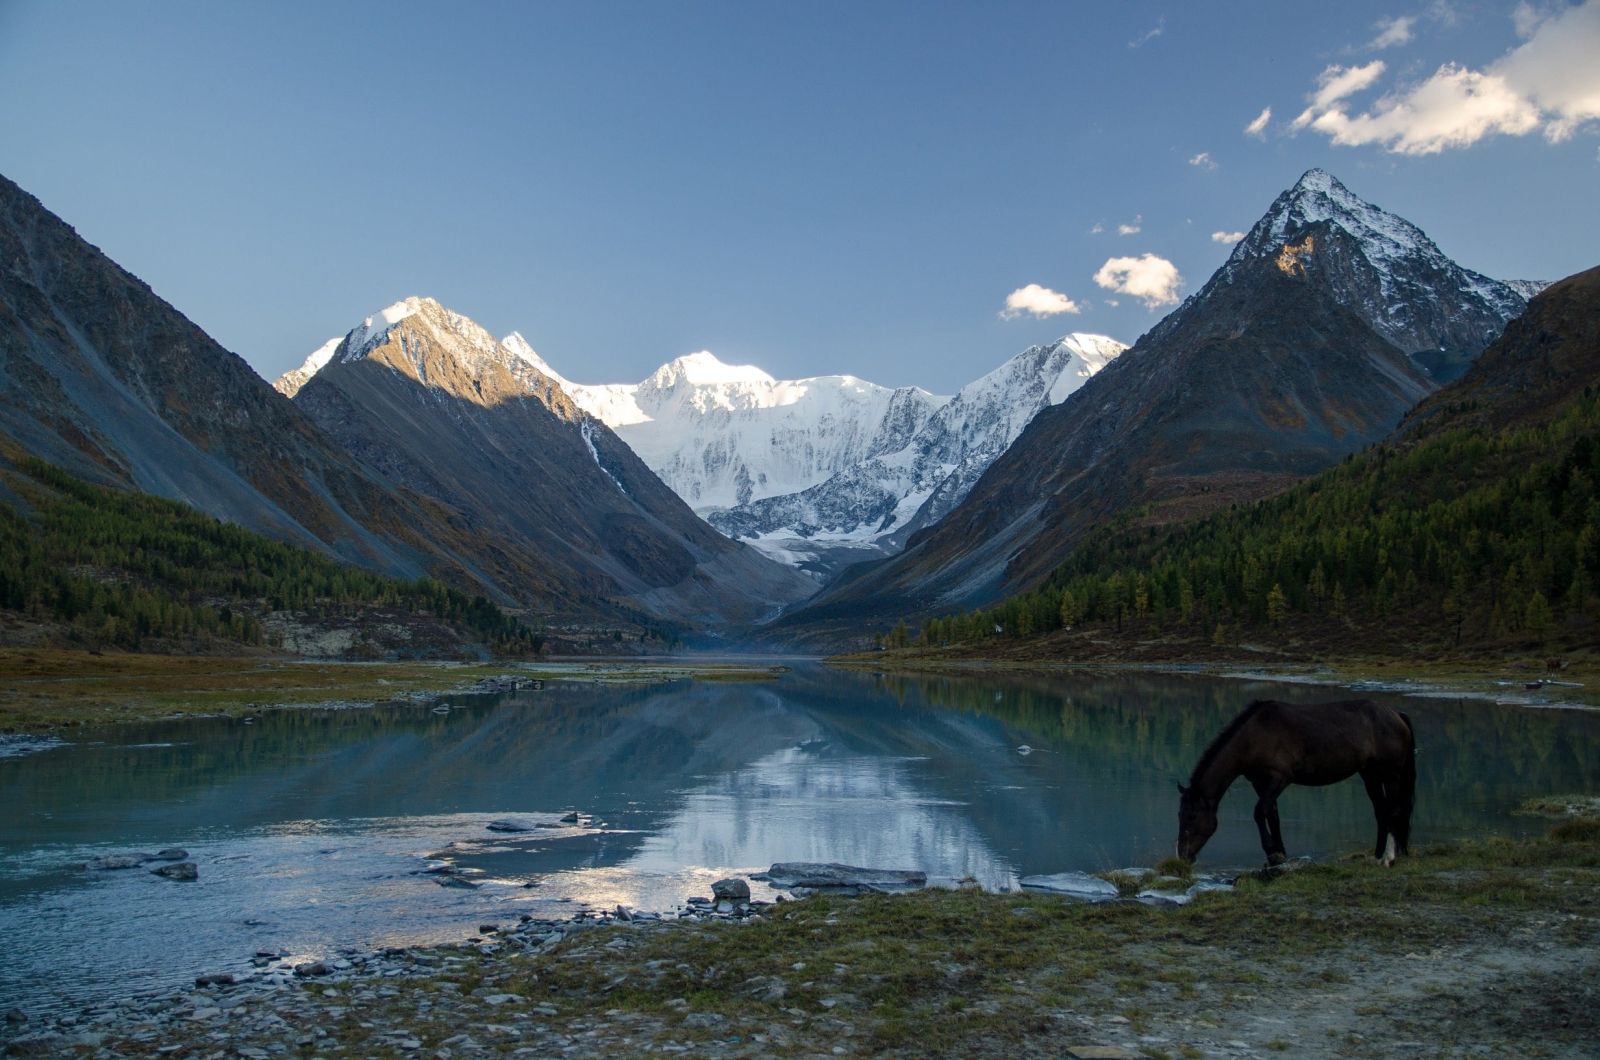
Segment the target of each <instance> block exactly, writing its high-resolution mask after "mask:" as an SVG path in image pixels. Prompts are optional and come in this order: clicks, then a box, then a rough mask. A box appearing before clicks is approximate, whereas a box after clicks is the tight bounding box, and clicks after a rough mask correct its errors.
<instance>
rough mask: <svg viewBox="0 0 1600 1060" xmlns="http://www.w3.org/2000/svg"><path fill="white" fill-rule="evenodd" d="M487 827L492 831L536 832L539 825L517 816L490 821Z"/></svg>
mask: <svg viewBox="0 0 1600 1060" xmlns="http://www.w3.org/2000/svg"><path fill="white" fill-rule="evenodd" d="M485 827H487V828H488V829H489V831H491V832H536V831H538V830H539V826H538V825H536V824H534V823H533V822H532V821H524V820H522V819H521V818H516V817H502V818H501V819H500V820H498V821H490V822H489V823H488V824H487V825H486V826H485Z"/></svg>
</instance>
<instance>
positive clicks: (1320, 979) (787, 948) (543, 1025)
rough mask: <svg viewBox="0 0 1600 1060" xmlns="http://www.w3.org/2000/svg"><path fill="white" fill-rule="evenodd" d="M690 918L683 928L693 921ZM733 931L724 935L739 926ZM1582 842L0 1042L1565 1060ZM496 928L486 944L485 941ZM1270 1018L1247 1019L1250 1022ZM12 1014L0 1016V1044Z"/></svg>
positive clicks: (1599, 828) (1555, 836)
mask: <svg viewBox="0 0 1600 1060" xmlns="http://www.w3.org/2000/svg"><path fill="white" fill-rule="evenodd" d="M702 908H703V907H702ZM734 921H737V922H734ZM1597 925H1600V821H1597V820H1595V819H1593V818H1589V819H1574V820H1572V821H1569V822H1568V824H1567V825H1566V826H1561V825H1558V826H1557V828H1556V829H1554V830H1553V831H1552V833H1551V835H1550V836H1548V837H1546V838H1542V839H1531V840H1524V841H1519V842H1511V841H1507V840H1494V839H1490V840H1479V841H1473V842H1468V843H1455V844H1443V845H1439V846H1436V847H1429V848H1424V849H1422V850H1420V851H1419V852H1418V854H1417V855H1416V856H1414V857H1411V858H1407V859H1403V860H1402V861H1401V862H1400V863H1399V865H1397V866H1396V867H1395V868H1393V869H1381V868H1378V867H1376V866H1374V865H1373V864H1372V863H1371V859H1370V858H1367V857H1354V856H1353V857H1349V858H1344V859H1339V860H1335V861H1331V862H1325V863H1318V864H1314V865H1310V866H1307V867H1305V868H1303V869H1300V870H1298V871H1295V872H1289V873H1284V874H1282V875H1279V876H1276V877H1274V878H1271V879H1260V878H1255V877H1251V878H1248V879H1246V880H1243V881H1241V882H1240V884H1239V886H1238V887H1236V888H1235V889H1234V890H1231V891H1219V892H1210V893H1203V894H1199V895H1197V896H1196V897H1195V899H1194V900H1193V901H1192V902H1189V903H1187V904H1185V905H1179V906H1151V905H1141V904H1139V903H1135V902H1114V903H1100V904H1089V903H1084V902H1081V901H1075V900H1073V899H1071V898H1068V897H1063V896H1060V895H1052V894H1044V893H1040V892H1034V891H1028V892H1021V893H1005V894H1000V893H995V894H989V893H979V892H974V891H969V890H944V891H941V890H931V889H926V890H920V891H914V892H910V893H906V894H899V895H866V896H861V897H853V898H840V897H833V896H825V895H820V894H819V895H815V896H812V897H806V898H801V899H798V900H795V901H786V902H779V903H776V904H773V905H768V906H758V905H756V904H754V903H752V905H751V909H750V915H748V916H747V917H743V918H738V917H721V916H715V915H712V916H697V917H695V918H692V919H691V918H685V919H682V920H667V919H656V918H651V917H640V918H637V919H634V918H627V919H624V918H620V917H616V916H611V917H605V916H600V917H591V918H575V919H573V920H569V921H543V920H537V921H536V920H529V921H524V922H522V923H519V924H517V925H515V926H512V927H509V928H502V927H500V926H499V925H489V924H483V925H481V926H480V931H479V934H478V935H476V936H473V937H470V938H468V939H466V940H464V941H462V942H458V943H451V944H445V945H439V946H430V947H414V948H392V949H386V950H378V951H374V952H372V953H366V954H362V953H344V954H341V955H339V956H334V957H324V958H322V959H320V960H316V961H305V962H303V963H302V965H301V969H303V970H300V969H294V968H292V967H289V968H286V967H285V966H284V965H283V964H282V962H281V961H279V960H278V957H277V955H275V954H274V955H260V956H258V958H257V959H256V960H257V961H258V962H260V963H259V964H258V965H257V968H258V970H261V969H271V970H270V971H265V972H264V974H261V975H259V977H257V978H254V979H248V980H244V981H240V980H239V979H238V977H236V976H234V977H230V976H229V975H228V974H226V973H222V974H220V975H218V974H212V975H201V976H198V977H197V979H198V981H197V982H196V985H195V986H193V987H192V988H188V987H186V988H182V989H177V990H172V991H161V992H159V993H156V994H151V993H148V992H147V993H145V994H143V995H135V996H129V997H126V998H122V999H115V1000H112V999H101V1000H99V1001H96V1002H93V1003H90V1004H87V1005H85V1006H83V1008H82V1011H81V1012H76V1013H68V1014H65V1015H62V1016H60V1017H59V1018H55V1019H37V1018H31V1017H27V1016H24V1018H23V1019H22V1020H20V1021H19V1020H17V1019H16V1018H14V1017H13V1018H12V1019H11V1020H9V1021H8V1022H5V1023H3V1024H0V1047H3V1048H5V1049H7V1050H9V1051H10V1052H12V1053H18V1054H21V1055H43V1054H51V1055H54V1054H58V1053H64V1052H69V1051H79V1052H104V1053H106V1055H124V1056H145V1055H210V1054H225V1055H237V1056H242V1057H247V1058H259V1057H268V1056H272V1055H305V1054H308V1053H309V1054H315V1055H330V1054H345V1055H355V1056H369V1055H393V1056H420V1055H441V1052H444V1053H448V1055H450V1056H459V1055H482V1054H484V1053H499V1054H504V1053H514V1052H516V1051H517V1050H528V1052H526V1053H524V1054H523V1055H565V1056H579V1057H591V1056H593V1057H599V1056H611V1055H641V1054H647V1053H648V1054H655V1053H666V1054H676V1053H684V1052H693V1053H695V1054H697V1055H711V1056H772V1055H804V1056H832V1055H864V1054H872V1055H889V1056H903V1057H912V1056H925V1055H952V1056H955V1055H959V1056H979V1057H995V1058H1001V1057H1004V1058H1012V1057H1018V1056H1021V1057H1032V1056H1059V1055H1062V1053H1063V1052H1064V1051H1065V1050H1066V1049H1069V1048H1075V1047H1078V1046H1080V1045H1081V1046H1085V1047H1088V1046H1094V1047H1099V1048H1101V1049H1107V1050H1114V1049H1121V1050H1123V1052H1121V1053H1117V1052H1106V1053H1101V1054H1097V1055H1111V1056H1119V1055H1120V1056H1135V1057H1137V1056H1148V1057H1176V1056H1182V1057H1267V1056H1272V1055H1274V1054H1277V1053H1283V1052H1293V1053H1295V1054H1297V1055H1307V1056H1345V1055H1352V1054H1359V1055H1382V1056H1389V1055H1393V1056H1406V1057H1413V1056H1450V1055H1459V1054H1460V1053H1461V1052H1464V1051H1469V1050H1478V1051H1488V1052H1489V1053H1491V1054H1499V1055H1505V1054H1507V1053H1513V1052H1515V1053H1531V1054H1535V1055H1546V1056H1558V1057H1564V1056H1574V1057H1576V1056H1584V1055H1586V1051H1587V1050H1588V1049H1589V1048H1590V1046H1591V1045H1592V1042H1593V1041H1594V1040H1595V1037H1596V1034H1597V1033H1600V1007H1597V1006H1595V1005H1594V1004H1593V1001H1594V997H1595V994H1596V991H1597V990H1600V969H1596V968H1595V966H1594V963H1593V961H1592V949H1591V946H1592V939H1593V932H1594V930H1595V928H1596V926H1597ZM491 928H492V930H490V929H491ZM1264 997H1270V1004H1269V1005H1268V1006H1267V1007H1266V1008H1265V1009H1264V1008H1263V999H1264ZM3 1015H4V1014H0V1016H3Z"/></svg>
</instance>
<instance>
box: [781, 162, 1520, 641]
mask: <svg viewBox="0 0 1600 1060" xmlns="http://www.w3.org/2000/svg"><path fill="white" fill-rule="evenodd" d="M1350 202H1354V203H1357V204H1359V209H1345V208H1343V207H1342V206H1341V204H1345V203H1350ZM1330 207H1339V209H1330ZM1346 224H1348V225H1349V228H1346V227H1345V225H1346ZM1351 229H1354V233H1352V231H1351ZM1373 232H1375V233H1377V234H1376V235H1371V233H1373ZM1363 233H1366V235H1365V237H1364V235H1363ZM1412 233H1416V236H1413V235H1412ZM1269 236H1270V237H1271V238H1270V239H1269V238H1268V237H1269ZM1417 236H1420V230H1418V229H1416V228H1415V226H1413V225H1410V224H1409V222H1404V221H1403V219H1400V218H1398V217H1395V216H1394V215H1391V214H1387V213H1385V212H1384V211H1380V210H1378V208H1377V207H1373V206H1371V204H1368V203H1365V202H1363V201H1362V200H1359V199H1358V198H1356V197H1355V196H1354V195H1353V193H1350V192H1349V191H1348V189H1345V188H1344V186H1343V185H1342V184H1339V183H1338V182H1337V181H1336V180H1334V179H1333V178H1332V177H1331V176H1329V175H1328V174H1326V173H1323V172H1322V171H1319V170H1312V171H1309V172H1308V173H1306V174H1305V175H1304V176H1303V177H1302V178H1301V179H1300V180H1299V181H1297V182H1296V184H1295V185H1294V187H1292V188H1290V189H1289V191H1287V192H1285V193H1284V194H1282V195H1280V196H1278V197H1277V198H1276V199H1275V200H1274V202H1273V204H1272V206H1271V207H1269V209H1268V211H1267V212H1266V213H1265V214H1264V215H1263V217H1262V219H1261V220H1260V221H1258V222H1257V223H1256V224H1255V225H1254V226H1252V229H1251V234H1250V235H1249V236H1247V237H1246V239H1245V240H1243V241H1241V243H1240V245H1239V246H1238V247H1236V248H1235V250H1234V252H1233V254H1232V255H1231V256H1230V257H1229V259H1228V261H1227V262H1226V263H1225V264H1224V265H1223V266H1222V267H1221V268H1219V269H1218V270H1217V272H1216V273H1215V274H1214V275H1213V276H1212V277H1211V278H1210V279H1209V280H1208V281H1207V283H1206V284H1205V285H1204V286H1203V287H1202V288H1201V290H1200V291H1199V292H1197V293H1196V294H1194V295H1192V296H1190V297H1189V298H1188V299H1186V300H1185V302H1184V303H1183V304H1182V305H1180V306H1179V307H1178V308H1177V309H1176V310H1174V312H1173V313H1171V314H1170V315H1169V316H1168V317H1166V318H1165V319H1163V320H1162V321H1161V322H1159V323H1158V324H1157V325H1156V326H1155V327H1153V328H1152V329H1151V330H1150V331H1149V332H1147V333H1146V334H1145V335H1144V336H1142V337H1141V338H1140V339H1139V341H1138V342H1137V343H1135V344H1134V346H1133V347H1132V348H1131V349H1130V350H1129V351H1127V352H1126V353H1124V354H1122V355H1121V356H1119V357H1118V358H1117V359H1116V361H1114V362H1113V363H1112V364H1111V365H1110V366H1108V367H1107V368H1106V369H1105V371H1103V372H1101V373H1099V374H1098V375H1096V376H1095V377H1094V378H1093V379H1092V380H1090V381H1089V382H1088V383H1087V384H1085V386H1084V387H1082V388H1081V389H1080V390H1078V391H1077V393H1075V394H1073V395H1072V396H1071V397H1069V398H1068V399H1067V400H1066V401H1064V402H1062V403H1061V404H1060V405H1056V406H1052V407H1050V408H1047V409H1045V410H1044V411H1042V412H1041V413H1040V414H1039V415H1038V416H1037V417H1035V418H1034V419H1033V421H1032V422H1031V423H1030V424H1029V426H1028V428H1027V429H1026V430H1025V431H1024V432H1023V434H1022V435H1021V436H1020V437H1019V438H1018V439H1017V441H1016V442H1015V443H1014V444H1013V445H1012V446H1011V448H1010V449H1008V450H1007V451H1006V453H1005V454H1003V455H1002V456H1001V457H1000V458H999V459H998V460H996V461H995V462H994V463H993V464H992V465H991V466H990V467H989V468H988V470H987V471H986V472H985V473H984V475H983V477H982V478H981V479H980V480H979V481H978V483H977V484H976V485H975V486H974V487H973V489H972V491H971V492H970V493H969V494H968V496H967V498H966V499H965V501H963V503H962V504H961V505H958V506H957V507H956V508H955V509H953V510H952V511H951V513H950V514H949V515H947V516H946V517H945V519H944V520H942V521H940V522H939V523H938V524H936V525H934V526H932V527H929V528H927V529H924V530H922V531H921V532H919V533H918V534H916V535H914V536H913V537H912V538H911V539H910V541H908V543H907V547H906V549H905V551H904V552H902V553H901V554H900V555H899V556H896V557H894V558H893V559H890V560H888V561H886V562H883V563H881V564H878V565H876V566H874V567H872V568H869V569H866V570H863V571H857V572H853V576H852V577H851V578H850V579H849V580H848V582H841V583H840V584H838V585H836V586H833V587H830V588H825V589H824V590H823V591H822V592H821V593H819V594H818V595H817V596H816V597H813V598H812V599H810V600H808V601H806V602H804V603H803V604H801V605H798V606H797V607H795V608H792V609H791V610H790V611H789V612H787V613H786V614H785V615H784V616H782V617H781V618H780V619H779V620H777V621H776V622H775V623H774V625H773V627H772V629H771V633H772V635H773V636H774V637H777V638H780V639H781V638H789V639H801V640H805V639H807V638H817V639H820V640H822V641H824V642H827V641H830V640H831V641H834V642H837V641H839V640H840V639H841V638H845V637H849V636H852V635H856V631H855V629H854V627H857V626H859V624H861V623H864V622H879V623H882V622H884V621H886V620H888V619H889V618H890V617H891V616H892V617H898V616H900V615H905V616H907V617H914V616H917V615H925V614H930V613H933V612H934V611H938V610H949V609H950V608H951V607H953V606H954V607H971V606H978V605H981V604H984V603H987V602H989V601H992V600H995V599H998V598H1000V597H1002V596H1005V595H1009V594H1011V593H1014V592H1017V591H1019V590H1021V589H1024V588H1027V587H1028V586H1029V585H1032V584H1036V583H1037V582H1038V580H1039V579H1042V578H1043V577H1044V576H1045V575H1046V574H1048V572H1049V571H1051V570H1052V569H1054V568H1055V566H1056V565H1057V564H1058V563H1060V562H1061V560H1062V559H1063V558H1064V557H1065V556H1066V555H1067V554H1068V553H1069V552H1070V550H1071V548H1072V547H1073V545H1074V544H1075V543H1076V542H1077V541H1078V540H1080V539H1081V538H1082V536H1083V534H1084V533H1086V532H1087V531H1088V530H1089V529H1091V528H1093V527H1094V526H1096V525H1099V524H1100V523H1102V522H1104V521H1105V520H1107V519H1109V518H1111V517H1112V516H1113V515H1115V514H1116V513H1118V512H1120V511H1123V510H1127V509H1128V508H1130V507H1133V506H1137V505H1146V504H1150V505H1153V507H1152V508H1151V509H1150V512H1149V514H1148V515H1147V516H1146V518H1148V519H1149V520H1151V521H1154V522H1167V521H1175V520H1179V519H1184V518H1188V517H1190V516H1193V515H1196V514H1200V513H1203V512H1205V511H1208V510H1214V509H1215V508H1217V507H1225V506H1226V505H1228V504H1230V503H1234V502H1239V501H1246V500H1252V499H1255V498H1258V497H1261V496H1264V495H1267V494H1269V493H1272V492H1276V491H1278V490H1281V489H1283V488H1284V487H1286V486H1287V485H1289V484H1291V483H1292V482H1294V481H1297V480H1298V479H1299V478H1301V477H1304V476H1305V475H1307V474H1310V473H1312V472H1314V471H1316V470H1319V469H1320V468H1322V467H1326V466H1328V465H1329V464H1331V463H1334V462H1336V461H1337V460H1338V459H1340V458H1341V457H1342V456H1344V455H1345V454H1347V453H1350V452H1354V451H1355V450H1357V449H1359V448H1361V447H1362V446H1364V445H1366V444H1369V443H1371V442H1374V441H1377V440H1378V439H1380V438H1382V437H1383V436H1384V435H1386V434H1387V433H1388V431H1389V430H1390V429H1391V428H1392V427H1393V426H1394V425H1395V424H1396V423H1398V422H1399V420H1400V418H1401V416H1402V415H1403V414H1404V413H1405V412H1406V411H1407V410H1408V409H1410V408H1411V407H1412V406H1413V405H1415V404H1416V403H1417V401H1419V400H1420V399H1421V398H1422V397H1423V396H1425V395H1426V394H1427V393H1429V392H1431V391H1432V390H1434V389H1436V388H1437V386H1438V379H1437V375H1438V374H1440V373H1443V374H1448V373H1450V372H1454V371H1455V370H1456V367H1457V364H1458V362H1459V361H1460V360H1461V359H1462V357H1463V356H1465V354H1464V352H1463V351H1468V352H1471V353H1472V354H1473V355H1474V356H1475V355H1476V353H1477V352H1479V351H1481V349H1482V347H1481V346H1479V347H1477V349H1476V350H1474V349H1472V348H1471V343H1472V342H1474V341H1476V339H1475V338H1474V336H1481V334H1482V331H1483V330H1484V329H1483V328H1482V327H1481V326H1480V325H1481V322H1482V320H1484V319H1486V318H1488V317H1491V316H1493V315H1494V314H1497V313H1500V312H1502V311H1504V310H1507V309H1508V307H1509V308H1517V309H1520V306H1521V305H1522V304H1525V303H1522V302H1521V301H1520V296H1519V295H1518V294H1517V293H1516V291H1515V290H1513V289H1512V288H1510V287H1508V286H1506V285H1498V286H1495V287H1493V288H1487V290H1489V292H1490V293H1492V294H1493V295H1494V297H1493V299H1490V298H1488V297H1486V296H1485V294H1484V292H1485V290H1486V288H1485V287H1484V283H1485V282H1488V283H1491V284H1493V283H1494V281H1485V279H1484V278H1483V277H1480V276H1478V275H1477V274H1475V273H1468V272H1467V270H1464V269H1461V268H1460V267H1459V266H1455V265H1454V263H1453V262H1448V259H1443V260H1444V262H1446V263H1447V264H1441V263H1440V260H1439V259H1442V258H1443V255H1442V252H1439V251H1438V249H1437V247H1434V246H1433V245H1432V243H1431V242H1427V241H1426V237H1425V236H1421V237H1420V239H1419V238H1417ZM1364 238H1365V240H1366V241H1364ZM1407 240H1409V241H1410V251H1409V252H1407V253H1402V251H1404V250H1406V241H1407ZM1369 243H1375V244H1376V246H1369ZM1408 253H1409V255H1410V256H1408ZM1408 263H1409V264H1410V265H1413V266H1414V268H1411V269H1409V270H1408V269H1407V268H1403V267H1402V266H1405V265H1407V264H1408ZM1437 283H1449V284H1454V285H1455V286H1453V287H1451V288H1450V289H1449V290H1436V289H1434V288H1433V287H1430V286H1429V285H1430V284H1437ZM1386 292H1387V293H1386ZM1437 300H1442V301H1444V302H1446V303H1448V304H1450V305H1453V306H1466V307H1467V308H1469V309H1470V310H1471V312H1462V313H1457V314H1454V315H1453V316H1449V317H1447V318H1439V317H1437V316H1436V315H1430V314H1429V312H1428V311H1427V310H1428V309H1429V307H1430V306H1431V305H1432V304H1433V303H1434V302H1435V301H1437ZM1416 302H1420V303H1423V304H1422V305H1421V307H1420V308H1419V307H1418V306H1416V305H1414V304H1413V303H1416ZM1497 307H1498V308H1497ZM1441 320H1442V322H1441ZM1504 323H1505V321H1504V320H1503V319H1501V320H1500V321H1499V325H1500V326H1501V327H1503V325H1504ZM1401 325H1404V328H1402V327H1401ZM1397 329H1400V331H1399V332H1397ZM1407 329H1409V330H1407ZM1430 329H1433V330H1430ZM1397 333H1398V334H1403V335H1405V336H1411V338H1407V339H1405V342H1406V345H1408V346H1411V347H1413V348H1411V349H1407V348H1404V347H1402V346H1400V345H1396V343H1395V342H1394V341H1393V340H1392V339H1391V338H1390V337H1388V336H1392V335H1395V334H1397ZM1416 336H1422V337H1423V339H1424V340H1425V341H1423V342H1422V348H1421V349H1418V348H1417V342H1416V341H1414V339H1415V337H1416ZM1487 341H1488V340H1487V339H1485V340H1484V345H1487ZM1424 350H1425V351H1442V352H1443V354H1444V356H1440V357H1430V356H1422V357H1418V356H1416V354H1417V353H1419V352H1423V351H1424Z"/></svg>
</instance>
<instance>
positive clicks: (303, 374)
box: [272, 335, 344, 398]
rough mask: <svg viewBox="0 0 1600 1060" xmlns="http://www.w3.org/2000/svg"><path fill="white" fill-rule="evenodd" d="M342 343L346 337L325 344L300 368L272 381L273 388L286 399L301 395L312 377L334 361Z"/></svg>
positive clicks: (292, 369) (336, 338)
mask: <svg viewBox="0 0 1600 1060" xmlns="http://www.w3.org/2000/svg"><path fill="white" fill-rule="evenodd" d="M342 342H344V336H342V335H335V336H334V337H333V338H331V339H329V340H328V341H327V342H324V343H323V344H322V345H321V346H318V347H317V348H316V350H315V351H313V352H312V354H311V356H310V357H307V358H306V359H305V362H304V363H303V364H301V365H300V367H299V368H291V369H289V371H287V372H284V373H283V374H282V375H280V376H279V377H278V378H277V379H274V380H273V381H272V386H273V388H274V389H275V390H277V391H278V393H280V394H282V395H283V396H284V397H286V398H292V397H294V396H295V395H296V394H298V393H300V388H301V387H303V386H305V385H306V383H308V382H310V381H311V377H312V376H314V375H316V374H317V373H318V372H320V371H322V370H323V369H324V368H326V367H327V366H328V362H329V361H331V360H333V355H334V354H335V353H337V352H339V344H340V343H342Z"/></svg>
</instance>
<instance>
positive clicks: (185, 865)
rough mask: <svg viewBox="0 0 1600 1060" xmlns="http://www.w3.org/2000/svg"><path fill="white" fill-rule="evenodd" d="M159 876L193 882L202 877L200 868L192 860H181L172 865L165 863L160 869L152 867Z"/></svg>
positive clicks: (153, 871)
mask: <svg viewBox="0 0 1600 1060" xmlns="http://www.w3.org/2000/svg"><path fill="white" fill-rule="evenodd" d="M150 871H151V872H152V873H154V874H155V875H157V876H165V877H166V878H167V879H169V880H179V881H181V882H184V883H191V882H193V881H195V880H198V879H199V878H200V870H199V869H198V868H196V867H195V863H194V862H192V861H179V862H177V863H175V864H172V865H163V866H161V867H160V868H159V869H151V870H150Z"/></svg>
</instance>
